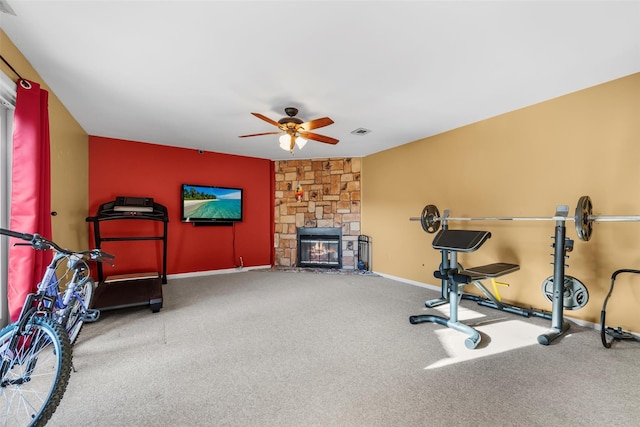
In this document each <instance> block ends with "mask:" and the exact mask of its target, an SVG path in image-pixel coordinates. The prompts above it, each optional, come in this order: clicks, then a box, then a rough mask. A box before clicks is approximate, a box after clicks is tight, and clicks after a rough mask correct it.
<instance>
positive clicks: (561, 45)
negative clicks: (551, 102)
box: [0, 0, 640, 160]
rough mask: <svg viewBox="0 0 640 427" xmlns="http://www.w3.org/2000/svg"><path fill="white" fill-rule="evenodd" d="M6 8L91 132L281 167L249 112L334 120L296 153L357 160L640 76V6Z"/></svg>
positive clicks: (35, 58)
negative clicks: (323, 139) (292, 112)
mask: <svg viewBox="0 0 640 427" xmlns="http://www.w3.org/2000/svg"><path fill="white" fill-rule="evenodd" d="M2 2H4V3H8V4H9V6H10V7H11V8H12V9H13V11H14V12H15V16H12V15H9V14H6V13H0V27H1V28H2V29H3V30H4V31H5V33H6V34H7V35H8V36H9V38H10V39H11V40H12V41H13V43H14V44H15V45H16V46H17V47H18V49H20V51H21V52H22V53H23V55H24V56H25V57H26V58H27V60H28V61H29V62H30V63H31V64H32V65H33V67H34V68H35V69H36V71H37V72H38V73H39V74H40V76H42V78H43V79H44V81H45V82H46V83H47V85H48V86H49V87H50V88H51V90H52V91H53V92H54V93H55V94H56V96H57V97H58V98H59V99H60V100H61V101H62V102H63V104H64V105H65V106H66V107H67V109H68V110H69V111H70V112H71V114H72V115H73V116H74V117H75V119H76V120H77V121H78V122H79V123H80V125H81V126H82V127H83V128H84V130H85V131H86V132H87V133H88V134H90V135H97V136H106V137H112V138H121V139H126V140H133V141H141V142H151V143H156V144H163V145H170V146H177V147H187V148H193V149H201V150H205V151H215V152H222V153H232V154H239V155H244V156H252V157H260V158H268V159H273V160H278V159H291V158H292V157H291V154H290V153H289V152H287V151H283V150H281V149H280V148H279V147H278V141H277V136H276V135H268V136H259V137H254V138H238V136H239V135H245V134H253V133H261V132H270V131H277V129H276V128H275V127H273V126H271V125H269V124H268V123H266V122H264V121H262V120H259V119H257V118H256V117H254V116H252V115H251V114H250V113H251V112H257V113H260V114H263V115H265V116H267V117H270V118H272V119H274V120H278V119H280V118H281V117H283V116H285V114H284V108H285V107H287V106H294V107H297V108H299V110H300V113H299V114H298V116H299V117H300V118H302V119H303V120H311V119H315V118H319V117H325V116H328V117H330V118H332V119H333V120H334V121H335V123H334V124H333V125H330V126H328V127H325V128H321V129H316V130H314V132H316V133H320V134H323V135H327V136H330V137H333V138H337V139H339V140H340V143H339V144H337V145H335V146H332V145H327V144H322V143H319V142H314V141H310V142H309V143H308V144H307V146H306V147H304V149H303V150H301V151H298V150H297V149H296V152H295V157H294V158H318V157H359V156H365V155H369V154H372V153H376V152H379V151H382V150H385V149H388V148H391V147H394V146H398V145H402V144H405V143H408V142H412V141H415V140H418V139H421V138H424V137H428V136H431V135H435V134H438V133H441V132H444V131H447V130H450V129H454V128H457V127H460V126H463V125H465V124H469V123H473V122H476V121H479V120H482V119H486V118H489V117H492V116H495V115H499V114H502V113H505V112H508V111H512V110H515V109H518V108H522V107H525V106H527V105H531V104H535V103H538V102H541V101H544V100H547V99H551V98H554V97H557V96H561V95H564V94H567V93H570V92H574V91H577V90H580V89H584V88H586V87H590V86H593V85H597V84H600V83H604V82H606V81H609V80H612V79H616V78H619V77H623V76H626V75H629V74H633V73H636V72H640V2H637V1H577V0H573V1H529V2H527V1H494V2H490V1H305V0H297V1H268V0H262V1H244V0H236V1H204V0H201V1H184V0H181V1H178V0H173V1H140V0H121V1H117V0H108V1H96V0H92V1H89V0H84V1H82V0H76V1H59V0H43V1H36V0H2ZM17 71H18V72H20V70H17ZM12 77H13V76H12ZM357 128H366V129H370V130H371V133H369V134H368V135H365V136H356V135H352V134H351V133H350V132H351V131H353V130H354V129H357Z"/></svg>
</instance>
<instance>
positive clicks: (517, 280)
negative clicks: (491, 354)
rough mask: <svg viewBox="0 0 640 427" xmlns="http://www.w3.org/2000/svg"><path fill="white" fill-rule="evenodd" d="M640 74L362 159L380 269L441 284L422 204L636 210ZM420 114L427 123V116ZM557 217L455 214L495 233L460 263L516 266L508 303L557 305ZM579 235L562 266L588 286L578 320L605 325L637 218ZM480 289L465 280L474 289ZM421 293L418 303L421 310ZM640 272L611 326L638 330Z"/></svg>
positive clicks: (634, 263) (507, 209) (639, 231)
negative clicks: (552, 296)
mask: <svg viewBox="0 0 640 427" xmlns="http://www.w3.org/2000/svg"><path fill="white" fill-rule="evenodd" d="M638 118H640V73H639V74H634V75H631V76H628V77H626V78H622V79H618V80H615V81H612V82H608V83H605V84H602V85H599V86H595V87H592V88H588V89H586V90H582V91H580V92H576V93H573V94H569V95H566V96H562V97H560V98H556V99H553V100H550V101H547V102H543V103H540V104H537V105H533V106H530V107H527V108H524V109H521V110H517V111H513V112H510V113H507V114H504V115H501V116H498V117H494V118H491V119H488V120H485V121H482V122H478V123H474V124H471V125H468V126H465V127H462V128H459V129H455V130H453V131H450V132H446V133H443V134H440V135H436V136H433V137H430V138H425V139H423V140H420V141H416V142H413V143H410V144H407V145H403V146H401V147H398V148H395V149H391V150H388V151H384V152H381V153H378V154H375V155H371V156H368V157H365V158H364V159H363V173H362V233H363V234H367V235H370V236H371V237H372V239H373V263H372V264H373V269H374V271H377V272H380V273H383V274H388V275H391V276H396V277H399V278H404V279H407V280H411V281H416V282H421V283H426V284H431V285H435V286H438V287H439V281H438V280H436V279H434V278H433V271H434V270H436V269H437V268H438V265H439V264H440V254H439V252H437V251H436V250H434V249H433V248H432V247H431V242H432V240H433V237H434V235H432V234H427V233H425V232H424V231H422V228H421V226H420V223H419V222H410V221H409V218H410V217H417V216H420V214H421V212H422V209H423V207H424V206H425V205H427V204H434V205H437V207H438V209H439V210H440V213H443V211H444V209H450V210H451V214H452V216H476V217H478V216H481V217H487V216H489V217H491V216H552V215H553V214H554V213H555V208H556V206H557V205H569V208H570V216H573V212H574V209H575V206H576V204H577V201H578V198H579V197H580V196H582V195H589V196H590V197H591V199H592V201H593V203H594V214H596V215H598V214H600V215H638V214H640V191H639V187H638V185H639V184H640V120H639V119H638ZM425 120H429V118H428V117H425ZM554 227H555V223H554V222H502V221H500V222H498V221H494V222H473V223H469V222H457V223H451V228H467V229H481V230H489V231H491V232H492V238H491V239H490V240H488V241H487V242H486V243H485V245H484V246H483V247H482V248H480V249H479V250H478V251H477V252H474V253H470V254H464V255H462V256H461V257H460V259H459V261H460V262H461V264H462V265H463V266H464V267H472V266H475V265H482V264H486V263H491V262H497V261H502V262H513V263H518V264H520V267H521V269H520V271H518V272H516V273H513V274H510V275H508V276H503V279H505V280H504V281H506V282H508V283H510V284H511V286H510V287H509V288H507V289H504V288H502V289H501V295H502V296H503V298H504V299H505V300H506V301H510V302H513V303H517V304H519V305H522V306H526V307H535V308H538V309H543V310H551V303H550V302H549V301H548V300H547V298H546V297H544V296H543V295H542V292H541V287H542V282H543V280H544V279H545V278H547V277H549V276H551V275H552V274H553V267H552V265H550V263H551V262H552V261H553V259H552V257H551V254H552V252H553V249H552V248H551V246H550V245H551V244H552V239H551V237H552V236H553V234H554ZM567 237H569V238H571V239H574V240H575V248H574V250H573V252H571V253H569V259H568V260H567V264H568V265H569V268H568V269H567V270H566V274H567V275H571V276H574V277H576V278H578V279H579V280H580V281H582V282H583V283H584V284H585V285H586V286H587V288H588V290H589V293H590V299H589V302H588V304H587V305H586V306H585V307H584V308H582V309H580V310H574V311H565V315H566V316H567V317H575V318H578V319H582V320H587V321H590V322H594V323H599V316H600V311H601V308H602V303H603V301H604V297H605V295H606V293H607V292H608V290H609V285H610V280H611V279H610V278H611V274H612V273H613V271H614V270H616V269H619V268H640V223H598V224H595V226H594V232H593V235H592V238H591V240H590V241H589V242H583V241H581V240H578V238H577V235H576V231H575V228H574V225H573V222H569V223H568V225H567ZM472 287H473V286H470V287H468V289H469V290H471V288H472ZM422 303H423V301H416V309H419V308H421V306H422ZM638 311H640V275H636V276H629V275H627V276H626V277H624V276H620V277H619V279H618V280H617V281H616V289H615V292H614V294H613V297H612V299H611V300H610V302H609V305H608V307H607V324H608V325H611V326H622V327H623V328H627V329H630V330H633V331H638V332H640V317H639V316H638V315H637V313H638Z"/></svg>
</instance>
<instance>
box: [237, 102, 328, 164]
mask: <svg viewBox="0 0 640 427" xmlns="http://www.w3.org/2000/svg"><path fill="white" fill-rule="evenodd" d="M284 112H285V113H286V114H287V117H283V118H281V119H280V120H278V121H277V122H276V121H275V120H272V119H270V118H268V117H266V116H263V115H262V114H260V113H251V114H253V115H254V116H256V117H257V118H259V119H262V120H264V121H265V122H267V123H269V124H272V125H273V126H275V127H277V128H279V129H280V130H279V131H274V132H264V133H254V134H251V135H241V136H239V138H247V137H250V136H261V135H276V134H282V136H281V137H280V148H282V149H283V150H288V151H290V152H291V153H293V148H294V147H295V145H296V144H298V147H299V148H302V147H303V146H304V144H306V143H307V141H306V140H307V139H312V140H314V141H318V142H324V143H325V144H334V145H335V144H337V143H338V142H339V141H338V140H337V139H335V138H331V137H329V136H325V135H320V134H317V133H312V132H309V131H310V130H313V129H318V128H321V127H324V126H329V125H330V124H333V120H331V119H330V118H329V117H323V118H321V119H315V120H310V121H308V122H303V121H302V120H301V119H299V118H297V117H295V116H296V114H298V109H297V108H294V107H287V108H285V109H284Z"/></svg>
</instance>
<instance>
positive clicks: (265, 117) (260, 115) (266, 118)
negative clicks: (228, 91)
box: [251, 113, 280, 128]
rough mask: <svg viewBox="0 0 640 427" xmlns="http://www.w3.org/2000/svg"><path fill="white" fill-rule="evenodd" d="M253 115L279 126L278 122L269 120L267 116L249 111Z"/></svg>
mask: <svg viewBox="0 0 640 427" xmlns="http://www.w3.org/2000/svg"><path fill="white" fill-rule="evenodd" d="M251 114H253V115H254V116H256V117H257V118H259V119H262V120H264V121H265V122H267V123H269V124H270V125H274V126H275V127H277V128H279V127H280V123H278V122H276V121H275V120H271V119H270V118H269V117H267V116H263V115H262V114H260V113H251Z"/></svg>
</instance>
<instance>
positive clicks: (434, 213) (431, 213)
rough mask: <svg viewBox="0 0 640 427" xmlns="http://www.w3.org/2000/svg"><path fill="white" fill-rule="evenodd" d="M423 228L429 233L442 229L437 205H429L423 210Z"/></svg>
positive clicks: (421, 218)
mask: <svg viewBox="0 0 640 427" xmlns="http://www.w3.org/2000/svg"><path fill="white" fill-rule="evenodd" d="M420 223H421V224H422V229H423V230H424V231H426V232H427V233H429V234H433V233H435V232H436V231H438V230H439V229H440V212H438V208H437V207H436V205H427V206H425V207H424V209H423V210H422V216H421V217H420Z"/></svg>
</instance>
